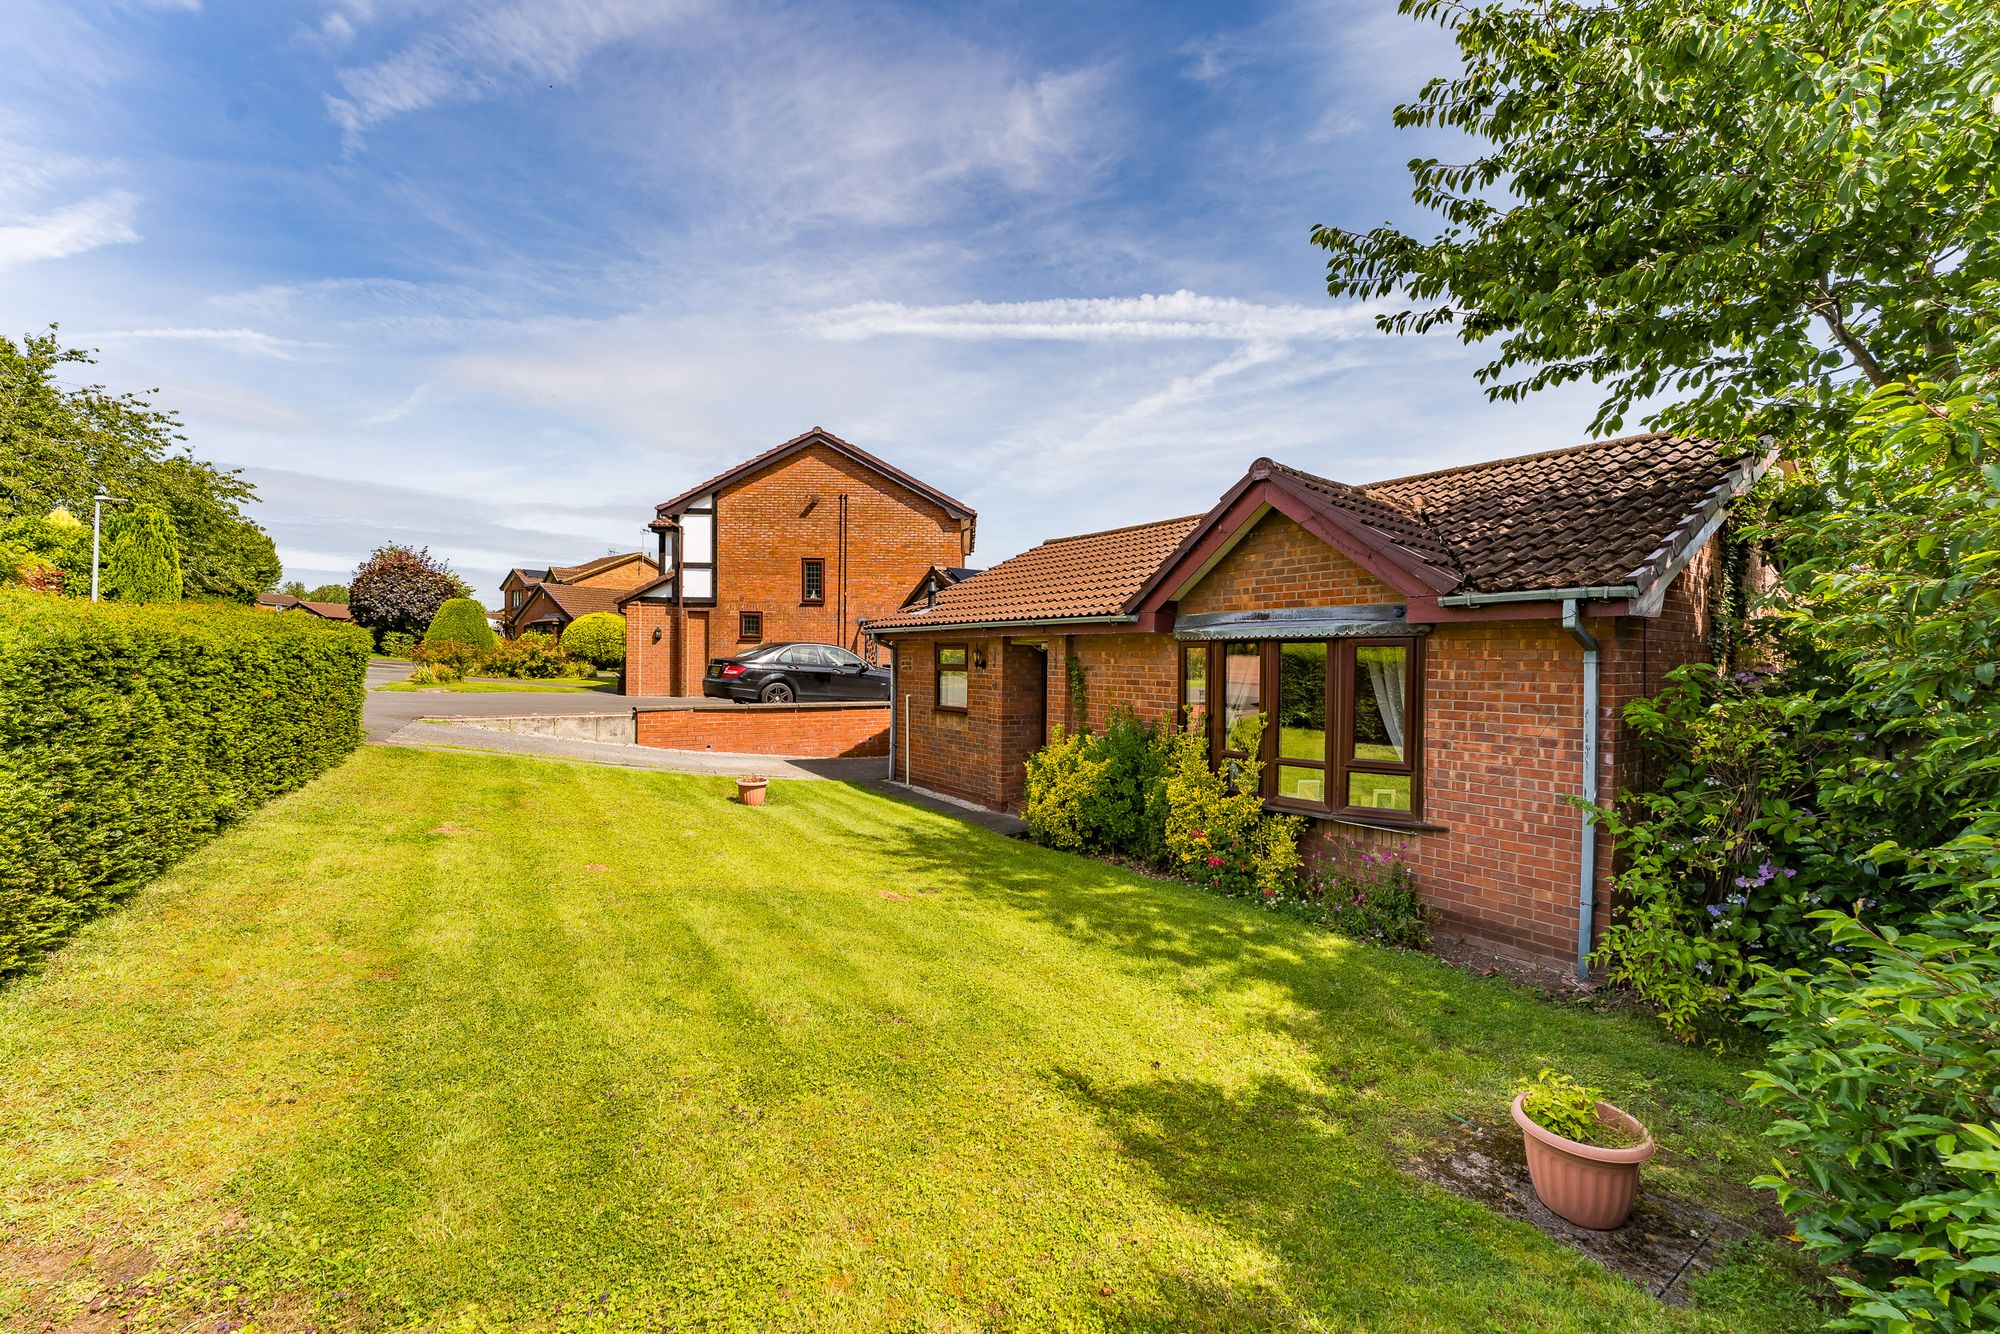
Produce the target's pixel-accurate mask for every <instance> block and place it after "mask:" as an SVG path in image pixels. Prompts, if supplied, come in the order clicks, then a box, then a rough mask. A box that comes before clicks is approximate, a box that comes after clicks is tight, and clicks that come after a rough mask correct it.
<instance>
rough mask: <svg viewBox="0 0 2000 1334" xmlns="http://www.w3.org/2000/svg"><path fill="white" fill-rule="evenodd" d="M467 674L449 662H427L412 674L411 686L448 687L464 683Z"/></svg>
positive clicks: (410, 678) (410, 677)
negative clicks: (455, 682) (460, 682)
mask: <svg viewBox="0 0 2000 1334" xmlns="http://www.w3.org/2000/svg"><path fill="white" fill-rule="evenodd" d="M464 679H465V673H464V672H461V671H460V670H459V669H458V668H456V667H454V666H452V665H451V664H450V663H448V662H427V663H424V664H422V665H420V666H419V667H418V668H417V669H416V670H415V671H413V672H411V673H410V676H409V680H410V684H411V685H417V686H446V685H450V684H452V683H453V682H454V681H463V680H464Z"/></svg>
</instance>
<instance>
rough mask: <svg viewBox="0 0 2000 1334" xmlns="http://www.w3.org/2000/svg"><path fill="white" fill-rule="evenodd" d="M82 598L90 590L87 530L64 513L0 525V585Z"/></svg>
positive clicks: (17, 520)
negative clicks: (12, 583)
mask: <svg viewBox="0 0 2000 1334" xmlns="http://www.w3.org/2000/svg"><path fill="white" fill-rule="evenodd" d="M9 580H14V581H18V582H22V583H26V584H28V585H30V586H31V587H35V588H40V589H43V590H44V591H47V592H57V593H59V592H68V593H70V594H72V595H74V596H77V597H81V596H84V595H85V594H86V593H88V592H89V589H90V529H89V528H88V527H87V526H86V525H85V524H83V523H82V522H81V521H79V520H78V519H76V518H75V517H74V516H72V515H71V514H70V513H69V512H68V511H67V510H60V509H58V510H51V511H50V512H49V513H48V514H47V515H45V516H43V517H41V518H28V517H22V518H17V519H7V520H5V521H0V582H6V581H9Z"/></svg>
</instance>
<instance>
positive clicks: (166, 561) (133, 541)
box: [103, 505, 182, 602]
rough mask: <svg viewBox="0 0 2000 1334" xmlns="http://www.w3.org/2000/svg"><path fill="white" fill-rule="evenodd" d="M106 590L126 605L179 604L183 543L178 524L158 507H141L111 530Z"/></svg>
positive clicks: (105, 561) (105, 578) (106, 558)
mask: <svg viewBox="0 0 2000 1334" xmlns="http://www.w3.org/2000/svg"><path fill="white" fill-rule="evenodd" d="M103 585H104V591H105V592H106V593H107V594H108V595H109V596H111V597H115V598H118V599H119V600H121V601H124V602H178V601H179V600H180V598H181V594H182V583H181V556H180V544H179V541H178V539H177V538H176V537H175V535H174V521H173V520H172V519H169V518H168V517H167V512H166V511H165V510H163V509H161V508H160V507H159V506H158V505H139V506H136V507H134V508H133V510H132V511H131V512H130V513H128V514H121V515H119V516H118V518H117V519H116V521H115V522H114V523H113V524H112V527H111V545H110V548H109V549H108V550H107V551H106V552H105V556H104V575H103Z"/></svg>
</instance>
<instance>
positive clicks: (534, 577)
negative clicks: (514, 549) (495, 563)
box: [500, 565, 549, 584]
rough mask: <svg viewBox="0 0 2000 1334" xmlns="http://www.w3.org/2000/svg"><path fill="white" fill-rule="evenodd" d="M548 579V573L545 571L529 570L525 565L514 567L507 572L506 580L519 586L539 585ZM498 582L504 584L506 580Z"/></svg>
mask: <svg viewBox="0 0 2000 1334" xmlns="http://www.w3.org/2000/svg"><path fill="white" fill-rule="evenodd" d="M548 577H549V572H548V571H547V570H531V569H529V568H528V567H527V566H525V565H516V566H515V567H514V568H513V569H511V570H509V571H507V579H512V580H514V581H516V582H517V583H521V584H539V583H540V582H542V580H544V579H546V578H548ZM500 582H501V583H505V582H507V580H506V579H503V580H501V581H500Z"/></svg>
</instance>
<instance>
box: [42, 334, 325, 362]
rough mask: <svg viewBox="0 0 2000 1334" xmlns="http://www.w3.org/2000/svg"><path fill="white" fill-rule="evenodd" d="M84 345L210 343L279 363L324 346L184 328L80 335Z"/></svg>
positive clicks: (260, 336)
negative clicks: (128, 341)
mask: <svg viewBox="0 0 2000 1334" xmlns="http://www.w3.org/2000/svg"><path fill="white" fill-rule="evenodd" d="M82 337H83V339H84V340H85V341H86V342H99V341H101V342H112V341H115V340H118V339H138V340H141V341H159V342H172V343H210V344H215V345H218V346H224V347H229V348H233V349H235V350H236V351H239V352H250V353H255V354H257V355H260V356H266V357H277V358H279V359H280V360H283V361H293V360H296V359H297V354H298V353H299V352H301V351H304V350H307V349H311V348H323V347H325V346H326V344H324V343H309V342H302V341H300V340H299V339H296V338H280V337H278V336H277V335H276V334H270V333H265V332H264V331H263V330H262V329H210V328H197V327H187V326H177V327H170V328H156V329H112V330H108V331H106V332H104V333H89V334H84V335H82Z"/></svg>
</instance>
